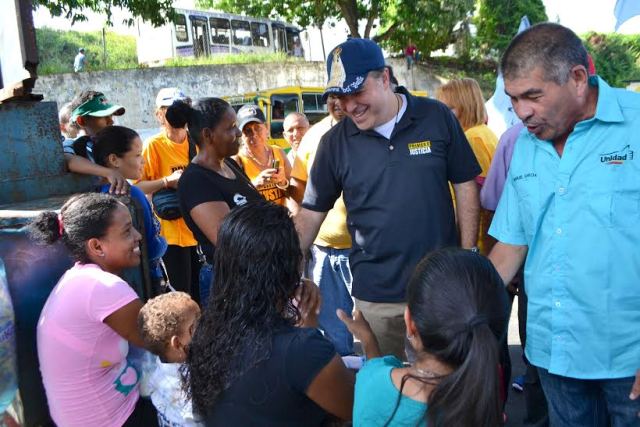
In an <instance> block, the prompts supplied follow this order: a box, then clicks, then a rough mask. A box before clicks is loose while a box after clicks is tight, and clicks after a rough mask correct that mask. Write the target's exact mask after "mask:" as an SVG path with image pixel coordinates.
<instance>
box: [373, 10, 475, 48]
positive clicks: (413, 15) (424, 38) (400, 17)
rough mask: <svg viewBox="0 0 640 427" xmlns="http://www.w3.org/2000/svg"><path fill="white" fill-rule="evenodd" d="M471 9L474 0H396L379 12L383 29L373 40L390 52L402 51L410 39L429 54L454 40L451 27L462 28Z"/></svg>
mask: <svg viewBox="0 0 640 427" xmlns="http://www.w3.org/2000/svg"><path fill="white" fill-rule="evenodd" d="M473 9H474V0H449V1H446V2H443V1H440V0H407V1H402V0H399V1H397V2H396V3H394V4H393V5H391V7H389V8H387V9H386V10H385V11H384V12H382V14H381V16H380V21H381V23H382V26H383V29H382V31H381V33H380V34H379V35H378V36H377V37H375V39H376V40H378V41H380V42H381V43H382V44H383V45H384V46H385V47H386V48H387V49H389V50H391V51H402V50H403V49H404V48H405V47H406V46H407V45H408V44H409V41H411V42H413V44H415V45H416V47H417V48H418V50H419V51H420V52H421V53H422V56H423V57H428V56H429V55H430V53H431V52H433V51H435V50H438V49H445V48H446V47H447V46H448V45H449V44H451V43H454V42H455V41H456V40H457V36H458V32H456V31H454V28H455V27H456V26H457V27H459V28H463V27H465V24H466V23H468V19H469V17H470V16H471V14H472V12H473Z"/></svg>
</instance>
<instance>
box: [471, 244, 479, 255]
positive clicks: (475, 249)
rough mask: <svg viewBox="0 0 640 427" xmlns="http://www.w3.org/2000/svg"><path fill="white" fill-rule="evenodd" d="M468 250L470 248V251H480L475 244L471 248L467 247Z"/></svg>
mask: <svg viewBox="0 0 640 427" xmlns="http://www.w3.org/2000/svg"><path fill="white" fill-rule="evenodd" d="M469 250H470V251H471V252H474V253H476V254H477V253H479V252H480V251H479V250H478V247H477V246H474V247H472V248H469Z"/></svg>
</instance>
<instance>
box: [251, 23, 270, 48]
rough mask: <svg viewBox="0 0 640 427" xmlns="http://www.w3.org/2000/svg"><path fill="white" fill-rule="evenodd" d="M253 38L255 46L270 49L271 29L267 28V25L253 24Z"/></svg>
mask: <svg viewBox="0 0 640 427" xmlns="http://www.w3.org/2000/svg"><path fill="white" fill-rule="evenodd" d="M251 38H252V39H253V45H254V46H260V47H269V27H267V24H263V23H262V22H252V23H251Z"/></svg>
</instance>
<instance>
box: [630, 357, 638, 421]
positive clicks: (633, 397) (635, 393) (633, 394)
mask: <svg viewBox="0 0 640 427" xmlns="http://www.w3.org/2000/svg"><path fill="white" fill-rule="evenodd" d="M638 397H640V369H638V370H637V371H636V380H635V381H634V382H633V386H632V387H631V393H630V394H629V399H631V400H636V399H637V398H638ZM638 418H640V412H638Z"/></svg>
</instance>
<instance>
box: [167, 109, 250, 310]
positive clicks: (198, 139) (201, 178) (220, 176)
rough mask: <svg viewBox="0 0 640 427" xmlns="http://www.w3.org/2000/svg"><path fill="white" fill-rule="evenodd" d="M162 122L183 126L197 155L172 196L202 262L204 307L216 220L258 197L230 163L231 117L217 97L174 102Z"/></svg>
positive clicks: (234, 137) (235, 138) (235, 141)
mask: <svg viewBox="0 0 640 427" xmlns="http://www.w3.org/2000/svg"><path fill="white" fill-rule="evenodd" d="M166 117H167V120H169V121H171V122H175V121H179V122H181V123H185V122H186V123H187V125H188V127H189V137H190V138H192V140H193V142H194V143H195V144H196V145H197V146H198V154H197V155H196V156H195V157H194V158H193V160H192V161H191V163H190V164H189V166H187V168H186V169H185V171H184V172H183V174H182V176H181V177H180V181H179V185H178V197H179V199H180V209H181V210H182V214H183V217H184V220H185V222H186V223H187V226H188V227H189V229H190V230H191V231H192V232H193V235H194V236H195V238H196V240H197V241H198V243H199V245H200V247H201V249H202V252H203V255H204V257H205V258H206V263H205V264H204V265H203V266H202V268H201V269H200V302H201V303H202V304H203V305H205V304H206V303H207V298H208V295H209V288H210V287H211V279H212V276H213V269H212V263H211V260H212V257H213V252H214V247H215V244H216V240H217V236H218V228H219V227H220V223H221V222H222V219H223V218H224V217H225V216H226V215H227V214H228V213H229V212H230V211H231V209H233V208H234V207H236V206H240V205H243V204H244V203H246V202H247V201H249V200H255V199H259V198H260V197H261V196H260V193H258V191H257V190H256V189H255V187H254V186H253V185H252V184H251V181H249V179H248V178H247V177H246V175H245V174H244V173H243V172H242V171H241V170H240V168H239V167H238V165H237V164H236V163H235V162H234V161H233V160H231V159H229V157H230V156H233V155H235V154H237V153H238V148H239V138H240V131H239V130H238V126H237V124H236V113H235V111H234V110H233V108H231V106H230V105H229V104H228V103H227V102H226V101H224V100H222V99H219V98H201V99H198V100H196V101H195V102H194V103H193V106H189V105H188V104H186V103H183V102H179V101H178V102H174V103H173V105H171V106H170V107H169V108H167V112H166Z"/></svg>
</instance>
